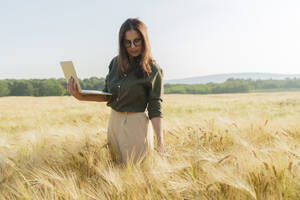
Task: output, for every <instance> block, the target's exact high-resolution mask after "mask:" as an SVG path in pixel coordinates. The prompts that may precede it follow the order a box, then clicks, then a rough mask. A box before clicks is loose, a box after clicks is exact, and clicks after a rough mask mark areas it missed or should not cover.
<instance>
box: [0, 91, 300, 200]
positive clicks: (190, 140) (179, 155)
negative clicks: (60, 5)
mask: <svg viewBox="0 0 300 200" xmlns="http://www.w3.org/2000/svg"><path fill="white" fill-rule="evenodd" d="M163 106H164V121H163V122H164V134H165V143H166V150H167V153H168V156H167V157H161V156H159V155H156V154H154V155H153V157H151V159H149V160H148V162H147V163H145V164H144V165H142V166H132V165H129V166H127V167H123V166H117V165H115V164H114V163H112V161H111V159H110V155H109V152H108V149H107V147H106V142H107V141H106V126H107V122H108V118H109V114H110V108H109V107H106V105H105V103H96V102H80V101H77V100H76V99H74V98H73V97H2V98H0V136H1V137H0V199H53V200H54V199H55V200H62V199H80V200H81V199H84V200H89V199H128V200H132V199H201V200H202V199H224V200H225V199H226V200H228V199H258V200H267V199H274V200H281V199H300V92H282V93H252V94H226V95H165V97H164V103H163Z"/></svg>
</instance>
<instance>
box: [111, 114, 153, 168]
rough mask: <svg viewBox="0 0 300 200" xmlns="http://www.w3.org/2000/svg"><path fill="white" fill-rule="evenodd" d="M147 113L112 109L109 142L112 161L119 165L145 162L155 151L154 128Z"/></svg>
mask: <svg viewBox="0 0 300 200" xmlns="http://www.w3.org/2000/svg"><path fill="white" fill-rule="evenodd" d="M149 122H150V120H149V118H148V116H147V114H146V113H145V112H117V111H115V110H113V109H111V114H110V118H109V122H108V130H107V140H108V145H109V150H110V153H111V156H112V159H113V160H114V161H116V162H118V163H124V164H128V162H132V163H137V162H140V161H141V162H143V161H144V160H145V159H146V157H147V155H148V154H149V153H150V152H151V151H152V150H153V146H154V145H153V128H152V126H151V125H150V123H149Z"/></svg>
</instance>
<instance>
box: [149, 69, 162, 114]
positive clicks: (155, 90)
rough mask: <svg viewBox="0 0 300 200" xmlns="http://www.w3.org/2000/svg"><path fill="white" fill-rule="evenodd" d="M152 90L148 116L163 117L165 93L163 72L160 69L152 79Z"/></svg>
mask: <svg viewBox="0 0 300 200" xmlns="http://www.w3.org/2000/svg"><path fill="white" fill-rule="evenodd" d="M150 82H151V88H150V91H149V98H148V107H147V110H148V115H149V118H150V119H151V118H153V117H163V115H162V101H163V100H162V95H163V92H164V88H163V71H162V69H160V68H158V69H157V71H156V72H154V73H153V74H152V75H151V77H150Z"/></svg>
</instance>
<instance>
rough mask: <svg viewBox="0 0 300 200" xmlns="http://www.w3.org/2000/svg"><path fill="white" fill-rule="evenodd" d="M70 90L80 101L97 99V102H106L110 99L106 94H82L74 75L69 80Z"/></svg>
mask: <svg viewBox="0 0 300 200" xmlns="http://www.w3.org/2000/svg"><path fill="white" fill-rule="evenodd" d="M66 89H67V90H68V92H69V93H70V94H71V95H72V96H73V97H75V98H76V99H78V100H80V101H97V102H105V101H108V100H109V97H108V96H104V95H96V94H87V95H82V94H80V92H79V91H78V88H77V84H76V83H75V81H74V79H73V77H71V78H70V79H69V81H68V84H67V88H66Z"/></svg>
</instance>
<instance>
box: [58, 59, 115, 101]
mask: <svg viewBox="0 0 300 200" xmlns="http://www.w3.org/2000/svg"><path fill="white" fill-rule="evenodd" d="M60 65H61V68H62V70H63V72H64V75H65V78H66V81H67V82H68V80H69V79H70V78H71V76H72V77H73V78H74V81H75V83H76V84H77V88H78V90H79V92H80V93H81V94H82V95H85V94H97V95H111V93H108V92H103V91H98V90H82V89H81V87H80V84H79V81H78V78H77V75H76V71H75V68H74V66H73V63H72V61H63V62H60Z"/></svg>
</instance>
